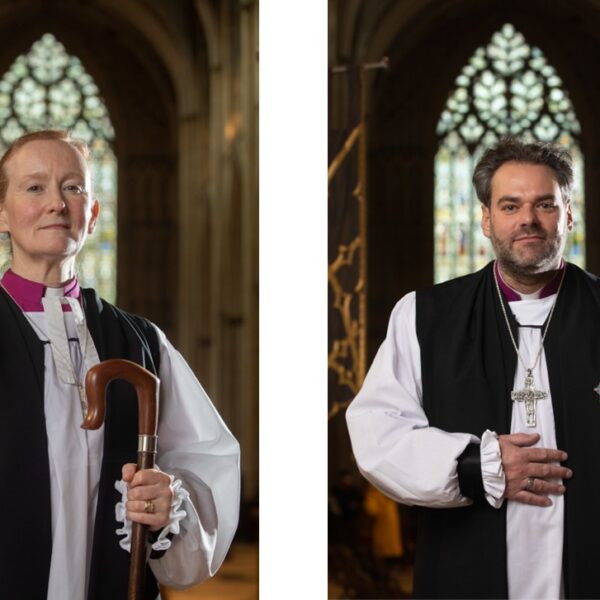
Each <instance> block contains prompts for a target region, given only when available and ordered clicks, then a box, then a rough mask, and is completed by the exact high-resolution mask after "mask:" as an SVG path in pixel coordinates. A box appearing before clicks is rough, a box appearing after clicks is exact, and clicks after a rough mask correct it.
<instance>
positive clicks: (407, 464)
mask: <svg viewBox="0 0 600 600" xmlns="http://www.w3.org/2000/svg"><path fill="white" fill-rule="evenodd" d="M346 420H347V424H348V429H349V432H350V439H351V441H352V449H353V451H354V456H355V458H356V462H357V464H358V468H359V470H360V471H361V473H362V474H363V475H364V476H365V477H366V478H367V479H368V480H369V481H370V482H371V483H373V485H375V486H376V487H377V488H379V489H380V490H381V491H382V492H384V493H385V494H387V495H388V496H390V497H391V498H393V499H394V500H396V501H398V502H402V503H403V504H408V505H413V504H416V505H420V506H430V507H445V508H450V507H456V506H466V505H468V504H470V503H471V500H469V499H468V498H466V497H464V496H462V495H461V493H460V490H459V487H458V476H457V473H456V466H457V459H458V457H459V456H460V455H461V454H462V453H463V451H464V450H465V448H466V447H467V445H468V444H469V443H471V442H475V443H479V439H478V438H477V437H476V436H474V435H471V434H469V433H452V432H447V431H442V430H440V429H437V428H435V427H430V426H429V423H428V420H427V417H426V415H425V412H424V411H423V406H422V385H421V358H420V348H419V341H418V339H417V333H416V326H415V293H414V292H411V293H410V294H407V295H406V296H404V297H403V298H402V299H401V300H400V301H399V302H398V304H397V305H396V307H395V308H394V310H393V312H392V315H391V318H390V323H389V327H388V332H387V336H386V339H385V341H384V342H383V344H382V345H381V347H380V348H379V351H378V353H377V356H376V357H375V360H374V361H373V364H372V366H371V368H370V369H369V372H368V374H367V376H366V378H365V381H364V384H363V386H362V389H361V390H360V392H359V393H358V395H357V396H356V398H355V399H354V400H353V402H352V403H351V404H350V406H349V408H348V410H347V412H346Z"/></svg>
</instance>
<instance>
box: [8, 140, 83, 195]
mask: <svg viewBox="0 0 600 600" xmlns="http://www.w3.org/2000/svg"><path fill="white" fill-rule="evenodd" d="M40 140H57V141H59V142H65V143H66V144H69V145H70V146H72V147H73V148H75V150H77V151H78V152H79V153H80V154H81V155H82V156H83V158H85V161H86V162H87V164H88V166H89V164H90V158H91V154H92V153H91V151H90V147H89V146H88V145H87V143H86V142H84V141H83V140H82V139H79V138H75V137H72V136H71V132H70V131H67V130H66V129H41V130H39V131H32V132H31V133H26V134H25V135H22V136H21V137H18V138H17V139H16V140H15V141H14V142H13V143H12V144H11V145H10V146H9V147H8V148H7V149H6V152H5V153H4V154H3V156H2V158H0V202H2V201H3V200H4V198H5V197H6V190H7V189H8V173H7V172H6V164H7V163H8V161H9V160H10V159H11V157H12V156H13V155H14V154H15V153H16V152H17V150H19V149H20V148H22V147H23V146H25V144H28V143H29V142H37V141H40Z"/></svg>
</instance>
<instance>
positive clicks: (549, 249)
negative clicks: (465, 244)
mask: <svg viewBox="0 0 600 600" xmlns="http://www.w3.org/2000/svg"><path fill="white" fill-rule="evenodd" d="M526 235H535V236H540V237H542V238H543V240H541V241H538V242H535V243H532V244H527V243H524V244H523V247H515V242H516V239H517V238H520V237H523V236H526ZM490 241H491V242H492V246H493V248H494V253H495V254H496V259H497V260H498V263H499V265H500V267H501V268H502V270H503V271H504V272H505V273H508V274H510V275H512V276H513V277H523V276H525V277H527V276H531V275H537V274H542V273H546V272H548V271H551V270H554V269H557V268H558V265H559V264H560V261H561V259H562V255H563V252H564V249H565V244H566V242H567V234H566V232H557V233H555V234H549V233H548V232H547V231H545V230H544V229H542V228H541V227H538V226H536V225H532V226H530V227H527V228H523V229H521V230H519V231H517V232H516V233H514V234H513V235H511V236H510V237H508V238H505V239H500V238H498V237H497V236H496V234H495V231H494V228H493V227H491V226H490Z"/></svg>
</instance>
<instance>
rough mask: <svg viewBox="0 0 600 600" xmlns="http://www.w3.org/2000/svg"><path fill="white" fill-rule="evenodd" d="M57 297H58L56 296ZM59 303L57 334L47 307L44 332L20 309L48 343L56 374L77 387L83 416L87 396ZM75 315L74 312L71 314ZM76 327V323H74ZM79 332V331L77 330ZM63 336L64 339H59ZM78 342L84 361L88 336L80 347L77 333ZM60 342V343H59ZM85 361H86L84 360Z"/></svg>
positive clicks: (6, 290)
mask: <svg viewBox="0 0 600 600" xmlns="http://www.w3.org/2000/svg"><path fill="white" fill-rule="evenodd" d="M0 287H2V289H3V290H4V291H5V292H6V293H7V294H8V296H9V297H10V298H11V300H12V301H13V302H14V303H15V304H16V305H17V307H19V308H20V305H19V303H18V302H17V301H16V299H15V298H14V297H13V295H12V294H11V293H10V292H9V291H8V289H7V288H6V286H4V285H3V284H2V283H0ZM57 298H58V297H57ZM42 302H43V301H42ZM60 304H61V303H59V304H58V308H57V310H58V314H57V315H55V317H54V318H55V320H56V321H57V322H60V327H61V328H62V331H63V332H62V333H61V334H60V335H59V336H58V338H59V339H57V336H56V335H55V334H53V333H52V329H53V328H52V324H51V316H50V314H49V313H48V307H47V306H46V305H44V311H43V312H44V313H45V315H46V319H47V322H48V332H44V331H43V330H42V329H41V328H40V326H39V325H38V324H37V323H36V322H35V321H34V320H33V319H32V318H31V317H30V316H29V315H28V314H27V313H26V312H25V311H24V310H21V314H22V315H23V316H24V317H25V319H26V320H27V321H28V322H29V324H30V325H31V327H32V328H33V329H34V330H35V331H37V332H38V337H39V338H40V339H41V340H42V341H43V342H44V343H49V344H50V350H51V352H52V356H53V358H54V364H55V366H56V370H57V374H58V376H59V379H60V380H61V381H62V382H63V383H65V384H69V385H74V386H75V387H76V389H77V392H78V395H79V402H80V405H81V412H82V414H83V416H84V417H85V415H86V414H87V398H86V393H85V387H84V386H83V383H82V382H81V380H80V378H79V376H78V374H77V373H76V371H75V366H74V365H73V362H72V359H71V352H70V349H69V343H68V338H67V334H66V326H65V322H64V315H63V313H62V308H61V306H60ZM71 309H72V310H74V307H73V306H71ZM73 316H74V317H75V314H73ZM76 327H77V324H76ZM78 333H81V332H78ZM60 338H64V339H60ZM78 339H79V344H80V348H81V351H82V359H83V360H84V361H86V359H87V354H88V337H87V336H86V335H84V336H83V347H82V336H81V335H79V338H78ZM61 342H62V343H61ZM86 362H87V361H86Z"/></svg>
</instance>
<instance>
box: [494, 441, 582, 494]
mask: <svg viewBox="0 0 600 600" xmlns="http://www.w3.org/2000/svg"><path fill="white" fill-rule="evenodd" d="M539 439H540V436H539V434H538V433H531V434H527V433H512V434H510V435H499V436H498V443H499V444H500V453H501V455H502V468H503V469H504V477H505V479H506V488H505V490H504V498H506V499H507V500H516V501H517V502H523V503H525V504H534V505H536V506H550V505H551V504H552V500H550V498H549V497H548V496H549V495H551V494H552V495H559V494H564V493H565V486H564V485H562V484H561V483H560V482H558V481H556V480H557V479H570V478H571V477H572V476H573V472H572V471H571V469H568V468H567V467H562V466H560V465H558V464H556V463H558V462H561V461H565V460H567V453H566V452H564V451H563V450H556V449H553V448H532V447H531V446H533V445H534V444H535V443H537V442H538V441H539ZM530 477H531V478H532V481H533V485H532V486H530V487H529V489H527V482H528V480H529V478H530Z"/></svg>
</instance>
